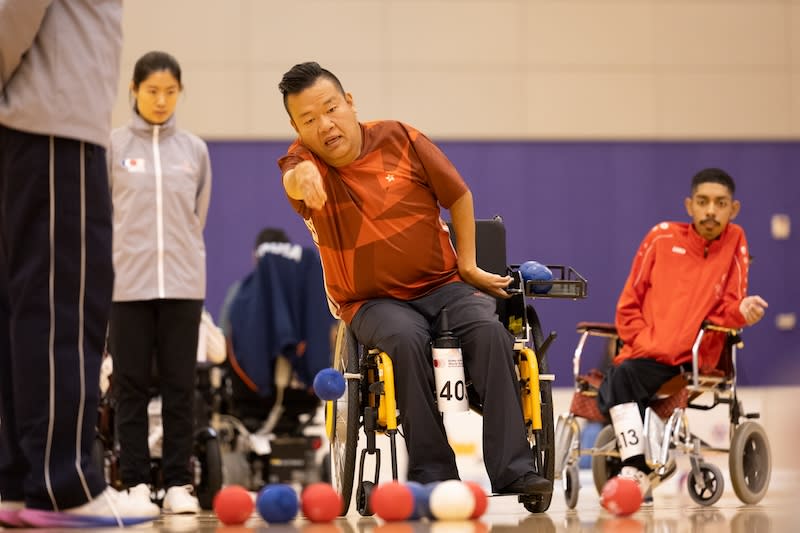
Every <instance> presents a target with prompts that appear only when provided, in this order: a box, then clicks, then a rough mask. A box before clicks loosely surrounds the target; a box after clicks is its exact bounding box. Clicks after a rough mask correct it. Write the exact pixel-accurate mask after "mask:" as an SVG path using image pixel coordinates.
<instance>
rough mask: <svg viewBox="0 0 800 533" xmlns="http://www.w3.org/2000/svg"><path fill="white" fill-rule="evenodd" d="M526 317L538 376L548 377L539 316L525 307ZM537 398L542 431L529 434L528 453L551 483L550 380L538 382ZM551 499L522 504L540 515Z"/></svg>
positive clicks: (553, 455)
mask: <svg viewBox="0 0 800 533" xmlns="http://www.w3.org/2000/svg"><path fill="white" fill-rule="evenodd" d="M526 317H527V320H528V324H529V325H530V328H531V336H532V338H533V351H534V352H535V353H536V361H537V363H538V366H539V373H540V374H547V373H549V372H550V368H549V365H548V363H547V354H546V353H542V350H541V348H542V345H543V344H544V335H543V334H542V324H541V322H539V316H538V315H537V314H536V310H535V309H534V308H533V306H532V305H528V306H527V308H526ZM539 388H540V391H539V393H540V397H541V408H542V429H541V431H539V433H538V435H534V434H533V432H532V431H529V432H528V440H529V442H530V445H531V451H532V453H533V455H534V457H535V461H534V464H538V465H541V471H540V472H539V475H541V476H543V477H544V478H546V479H549V480H550V481H551V482H552V481H553V480H554V479H555V455H556V452H555V436H554V434H553V433H554V431H555V428H554V422H553V382H552V381H549V380H544V381H540V383H539ZM552 499H553V494H552V493H550V494H548V495H546V496H537V497H535V498H533V499H528V498H524V499H523V500H521V501H522V504H523V505H524V506H525V509H527V510H528V512H531V513H543V512H545V511H547V509H549V508H550V502H551V501H552Z"/></svg>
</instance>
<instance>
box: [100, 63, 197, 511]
mask: <svg viewBox="0 0 800 533" xmlns="http://www.w3.org/2000/svg"><path fill="white" fill-rule="evenodd" d="M182 89H183V85H182V83H181V69H180V65H179V64H178V62H177V61H176V60H175V58H174V57H172V56H171V55H169V54H167V53H165V52H158V51H155V52H149V53H147V54H145V55H144V56H142V57H141V58H139V60H138V61H137V62H136V65H135V66H134V70H133V79H132V81H131V85H130V90H131V93H132V95H133V97H134V100H135V105H134V112H133V117H132V119H131V121H130V122H129V123H128V125H126V126H124V127H122V128H118V129H116V130H114V131H113V132H112V134H111V145H110V157H109V180H110V185H111V196H112V204H113V210H114V241H113V252H114V269H115V274H116V279H115V282H114V296H113V304H112V308H111V320H110V331H109V347H110V349H111V354H112V357H113V362H114V390H115V395H116V400H117V408H116V418H117V420H116V423H117V426H116V428H117V435H118V439H119V443H120V470H121V472H120V475H121V478H122V482H123V483H124V484H125V485H126V486H128V487H129V493H130V495H131V497H132V498H139V497H141V498H142V499H143V500H144V499H145V498H147V499H149V498H150V488H149V486H148V482H149V481H150V455H149V450H148V444H147V433H148V419H147V404H148V401H149V397H150V394H149V391H150V387H151V376H152V365H153V364H155V365H156V366H157V370H158V374H159V382H160V394H161V398H162V406H163V407H162V418H163V424H164V442H163V462H162V464H163V476H164V487H166V488H167V492H166V495H165V497H164V501H163V510H164V511H165V512H171V513H194V512H197V511H198V503H197V498H196V497H195V496H193V495H192V494H191V490H192V479H193V473H192V472H191V471H190V470H189V460H190V456H191V451H192V434H193V414H192V411H193V404H194V400H193V398H194V377H195V364H196V357H197V335H198V325H199V323H200V313H201V310H202V307H203V300H204V298H205V289H206V265H205V244H204V241H203V227H204V226H205V222H206V214H207V212H208V203H209V198H210V193H211V167H210V163H209V158H208V149H207V147H206V144H205V143H204V142H203V141H202V140H201V139H200V138H199V137H197V136H195V135H193V134H191V133H189V132H186V131H183V130H180V129H178V128H177V127H176V125H175V116H174V111H175V107H176V105H177V102H178V97H179V96H180V93H181V91H182Z"/></svg>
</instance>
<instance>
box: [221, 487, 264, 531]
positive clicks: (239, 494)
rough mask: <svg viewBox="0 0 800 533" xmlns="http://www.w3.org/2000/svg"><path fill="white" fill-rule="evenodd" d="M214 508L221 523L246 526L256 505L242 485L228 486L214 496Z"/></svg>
mask: <svg viewBox="0 0 800 533" xmlns="http://www.w3.org/2000/svg"><path fill="white" fill-rule="evenodd" d="M212 507H213V508H214V513H216V515H217V518H219V521H220V522H222V523H223V524H225V525H227V526H235V525H239V524H244V523H245V522H246V521H247V519H248V518H250V515H252V514H253V509H254V508H255V503H253V497H252V496H251V495H250V492H248V490H247V489H245V488H244V487H242V486H241V485H228V486H227V487H223V488H221V489H220V490H219V492H217V494H216V495H214V501H213V503H212Z"/></svg>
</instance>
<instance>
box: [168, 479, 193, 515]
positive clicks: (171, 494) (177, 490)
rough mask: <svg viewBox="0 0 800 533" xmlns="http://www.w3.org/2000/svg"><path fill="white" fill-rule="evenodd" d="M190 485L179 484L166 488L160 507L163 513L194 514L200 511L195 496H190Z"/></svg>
mask: <svg viewBox="0 0 800 533" xmlns="http://www.w3.org/2000/svg"><path fill="white" fill-rule="evenodd" d="M192 490H193V488H192V486H191V485H179V486H174V487H170V488H169V489H167V494H166V495H165V496H164V502H163V503H162V508H163V509H164V512H165V513H175V514H195V513H197V512H199V511H200V505H199V504H198V503H197V498H195V497H194V496H192Z"/></svg>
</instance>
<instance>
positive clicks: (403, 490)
mask: <svg viewBox="0 0 800 533" xmlns="http://www.w3.org/2000/svg"><path fill="white" fill-rule="evenodd" d="M369 505H370V507H371V508H372V510H373V511H375V514H376V515H378V516H379V517H380V518H382V519H384V520H386V521H387V522H394V521H398V520H406V519H407V518H408V517H409V516H411V513H412V512H413V511H414V495H413V494H412V492H411V489H409V488H408V487H406V486H405V485H403V484H402V483H399V482H397V481H389V482H387V483H381V484H380V485H378V486H377V487H375V488H374V489H372V493H371V494H370V497H369Z"/></svg>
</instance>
